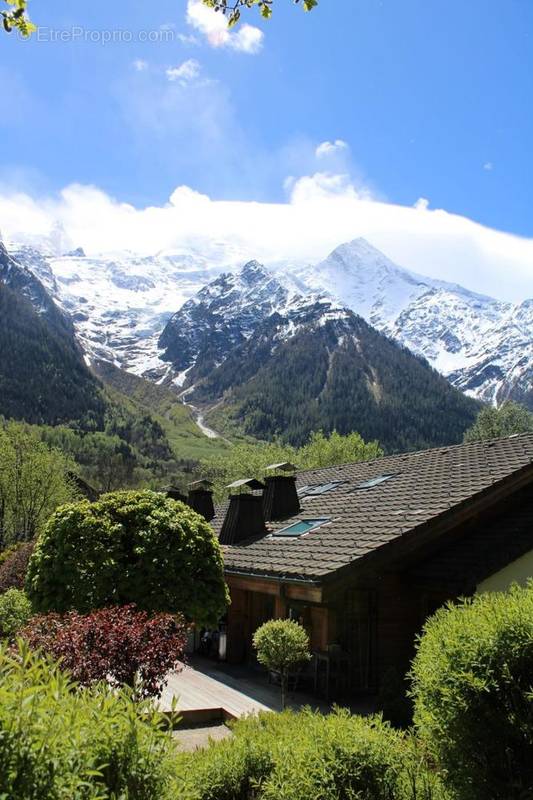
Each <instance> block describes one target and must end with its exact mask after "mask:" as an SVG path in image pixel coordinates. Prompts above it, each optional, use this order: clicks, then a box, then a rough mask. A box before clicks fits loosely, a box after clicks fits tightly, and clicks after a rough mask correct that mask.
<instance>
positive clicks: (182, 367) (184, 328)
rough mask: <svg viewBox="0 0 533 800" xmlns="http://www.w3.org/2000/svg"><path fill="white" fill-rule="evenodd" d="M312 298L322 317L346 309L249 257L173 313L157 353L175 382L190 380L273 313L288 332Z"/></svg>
mask: <svg viewBox="0 0 533 800" xmlns="http://www.w3.org/2000/svg"><path fill="white" fill-rule="evenodd" d="M316 304H318V308H320V311H321V315H320V316H321V318H323V319H325V318H329V317H330V316H331V314H332V313H336V314H339V313H341V315H342V314H345V313H346V312H345V311H344V312H343V311H341V310H340V306H339V304H338V303H336V302H335V301H333V300H332V299H331V298H330V297H325V296H324V297H323V295H321V294H318V293H316V294H315V293H309V290H308V289H307V288H306V287H305V286H303V285H302V284H301V283H300V282H299V281H297V280H295V279H294V278H292V277H291V276H290V275H289V276H281V275H278V276H275V275H274V274H273V273H272V272H270V271H269V270H267V269H265V267H264V266H263V265H262V264H259V263H258V262H257V261H249V262H248V263H247V264H245V265H244V267H243V268H242V269H241V270H240V271H239V272H233V273H232V272H225V273H223V274H222V275H220V276H219V277H218V278H216V279H215V280H214V281H212V282H211V283H209V284H208V285H207V286H204V287H203V288H202V289H201V290H200V291H199V292H198V293H197V294H196V295H194V297H192V298H191V299H190V300H188V301H187V302H186V303H185V304H184V305H183V306H182V308H181V309H180V310H179V311H178V312H176V314H174V315H173V317H172V318H171V319H170V320H169V322H168V323H167V325H166V326H165V329H164V330H163V333H162V334H161V338H160V339H159V346H160V347H161V348H162V351H163V352H162V354H161V358H163V359H164V360H165V361H168V362H170V364H169V372H168V374H169V375H170V374H172V375H173V383H174V385H176V386H179V387H182V386H187V385H190V384H191V383H194V382H195V381H196V380H197V379H198V378H199V377H205V376H206V375H208V373H209V371H210V370H212V369H214V368H216V367H218V366H219V365H220V364H221V363H222V362H223V361H224V359H225V358H227V356H228V355H229V354H230V353H231V352H232V351H233V350H234V349H235V348H236V347H238V346H239V345H241V344H243V343H244V342H245V341H246V340H247V339H249V338H250V337H251V336H253V335H254V334H255V333H256V332H257V329H258V327H259V325H260V324H261V323H262V322H264V321H265V320H266V319H267V318H268V317H271V316H272V315H274V314H275V315H277V317H276V318H277V320H278V321H279V324H280V326H281V331H282V332H283V333H281V331H280V333H279V334H278V336H281V335H283V336H285V338H289V337H290V335H292V334H293V333H294V331H295V330H296V329H297V328H298V326H299V325H301V324H302V320H304V319H307V317H308V310H309V308H310V307H315V306H316ZM176 373H177V374H176Z"/></svg>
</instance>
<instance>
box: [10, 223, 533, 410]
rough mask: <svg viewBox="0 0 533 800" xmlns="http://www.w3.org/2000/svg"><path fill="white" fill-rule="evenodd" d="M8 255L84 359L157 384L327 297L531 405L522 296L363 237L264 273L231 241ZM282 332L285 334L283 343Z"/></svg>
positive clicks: (179, 381)
mask: <svg viewBox="0 0 533 800" xmlns="http://www.w3.org/2000/svg"><path fill="white" fill-rule="evenodd" d="M56 239H57V237H55V239H54V242H56ZM54 248H55V249H54ZM9 249H10V252H11V254H12V255H14V256H15V257H16V260H17V262H18V263H19V264H20V265H22V266H23V267H25V268H26V269H27V270H29V271H30V272H31V273H33V274H34V275H36V276H37V277H38V278H39V279H40V281H41V282H42V284H43V285H44V286H45V287H46V289H47V290H48V292H49V293H50V294H51V295H52V296H53V297H54V299H55V301H56V303H57V304H58V305H59V307H60V308H61V309H63V310H64V311H66V312H68V313H69V314H70V315H71V317H72V319H73V321H74V324H75V327H76V331H77V334H78V338H79V340H80V342H81V344H82V346H83V348H84V350H85V352H86V355H87V358H88V359H91V358H94V359H104V360H107V361H111V362H112V363H114V364H115V365H117V366H120V367H122V368H124V369H126V370H129V371H131V372H134V373H135V374H137V375H144V376H146V377H149V378H150V379H152V380H155V381H160V382H163V381H165V382H170V381H174V382H175V385H176V386H178V387H179V386H187V385H189V384H190V382H191V380H192V379H193V377H194V374H195V370H192V371H191V367H193V366H194V365H195V364H196V363H197V361H198V359H199V356H200V355H201V358H200V361H201V362H202V365H203V367H202V369H201V370H200V368H199V367H198V370H199V372H201V373H202V374H205V371H206V370H207V369H209V368H213V367H214V366H216V365H217V364H220V363H221V361H223V359H224V358H225V354H226V353H227V352H228V349H231V347H233V346H235V344H236V343H238V342H239V341H243V340H246V337H247V336H250V335H251V334H252V332H253V331H254V330H256V328H257V325H258V324H259V323H260V322H261V321H263V320H264V319H265V318H267V317H268V316H269V315H271V314H273V313H279V314H281V316H287V314H286V312H287V310H288V309H289V308H290V306H291V305H292V304H296V306H297V305H298V303H300V304H301V305H302V307H303V306H305V305H306V303H307V304H309V303H310V304H312V303H313V302H315V300H316V298H317V297H319V296H321V297H324V296H327V297H329V298H330V301H331V302H332V304H333V306H332V307H334V308H335V309H337V310H338V309H339V308H342V307H344V308H348V309H350V310H352V311H354V312H355V313H357V314H359V315H361V316H362V317H363V318H364V319H365V320H367V321H368V322H369V323H370V324H371V325H372V326H374V327H375V328H376V329H377V330H379V331H380V332H382V333H385V334H386V335H387V336H389V337H391V338H392V339H394V340H396V341H398V342H399V343H401V344H402V345H404V346H405V347H407V348H409V349H410V350H411V351H413V352H414V353H416V354H418V355H421V356H424V357H425V358H426V359H427V360H428V361H429V363H430V364H431V365H432V366H433V367H435V368H436V369H437V370H438V371H439V372H441V373H442V374H443V375H445V376H446V377H447V378H448V379H449V380H450V382H452V383H453V384H454V385H455V386H457V387H458V388H460V389H461V390H462V391H464V392H466V393H467V394H469V395H471V396H474V397H478V398H480V399H483V400H485V401H487V402H498V403H500V402H502V401H503V400H505V399H507V398H509V397H510V398H514V399H517V400H519V401H521V402H524V403H525V404H526V405H529V406H530V407H533V366H532V365H533V303H532V301H531V300H525V301H524V302H523V303H521V304H519V305H516V306H513V305H512V304H510V303H504V302H500V301H498V300H496V299H493V298H490V297H486V296H484V295H480V294H476V293H475V292H472V291H470V290H467V289H465V288H463V287H461V286H458V285H456V284H450V283H447V282H445V281H439V280H434V279H431V278H427V277H424V276H423V275H420V274H417V273H414V272H411V271H410V270H407V269H405V268H403V267H400V266H398V265H397V264H395V263H394V262H392V261H391V260H390V259H388V258H387V257H386V256H385V255H384V254H383V253H381V252H380V251H379V250H377V249H376V248H374V247H373V246H372V245H371V244H370V243H369V242H367V241H366V240H364V239H356V240H354V241H353V242H349V243H346V244H343V245H341V246H339V247H338V248H337V249H336V250H334V251H333V252H332V253H331V254H330V256H328V257H327V258H326V259H325V260H323V261H321V262H319V263H317V264H312V265H311V264H299V265H292V264H288V263H287V264H281V265H280V264H277V265H272V269H271V270H270V269H265V268H264V267H261V266H260V265H258V264H257V262H248V266H247V267H246V268H245V269H242V267H243V264H245V262H246V261H247V255H248V254H245V253H243V252H240V251H239V250H238V249H237V248H236V247H235V246H234V245H233V244H232V243H231V242H211V243H208V244H206V243H205V242H204V243H202V244H201V245H198V244H196V245H192V246H189V247H184V248H183V249H182V250H179V251H175V252H162V253H159V254H156V255H154V256H139V255H136V254H134V253H129V252H127V251H124V252H120V253H116V254H103V255H101V256H98V257H96V256H90V257H88V256H86V255H85V253H84V252H83V250H82V249H80V248H78V249H75V250H71V251H69V252H68V253H66V254H63V255H61V254H58V250H57V242H56V244H55V245H53V246H52V245H51V244H50V242H49V241H48V240H46V242H43V243H42V244H40V243H39V242H38V241H36V240H33V239H32V240H31V241H30V242H28V241H24V242H23V243H22V244H21V243H20V242H19V243H16V242H15V243H12V244H11V245H10V246H9ZM306 298H307V299H306ZM289 317H290V314H289ZM169 320H173V321H172V322H171V323H170V325H169V326H167V323H169ZM171 330H172V333H173V335H172V336H169V331H171ZM291 334H292V328H291V326H289V327H288V328H287V330H286V334H285V335H287V336H288V337H290V335H291ZM187 370H189V372H187Z"/></svg>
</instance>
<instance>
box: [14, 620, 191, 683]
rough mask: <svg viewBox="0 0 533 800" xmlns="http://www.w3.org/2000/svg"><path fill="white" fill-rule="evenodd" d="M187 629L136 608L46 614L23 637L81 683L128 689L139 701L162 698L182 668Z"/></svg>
mask: <svg viewBox="0 0 533 800" xmlns="http://www.w3.org/2000/svg"><path fill="white" fill-rule="evenodd" d="M187 632H188V624H187V623H186V621H185V620H184V618H183V617H181V616H180V615H175V614H151V615H150V614H148V613H147V612H145V611H137V609H136V607H135V606H134V605H127V606H111V607H109V608H102V609H100V610H98V611H93V612H92V614H78V613H77V612H76V611H71V612H69V613H68V614H42V615H39V616H35V617H32V619H31V620H30V621H29V623H28V625H27V626H26V627H25V628H24V629H23V630H22V631H21V632H20V636H21V637H22V638H23V639H25V640H26V641H27V642H28V644H29V645H30V647H31V648H32V649H35V650H37V649H40V650H42V651H44V652H46V653H48V654H49V655H51V656H52V657H53V658H54V659H56V660H57V661H59V663H60V665H61V667H63V668H64V669H68V670H69V672H70V673H71V675H72V677H73V678H74V680H75V681H77V682H78V683H80V684H82V685H84V686H87V685H89V684H91V683H95V682H97V681H104V680H105V681H107V682H108V683H110V684H111V685H114V686H120V685H126V686H130V687H132V688H134V689H135V692H136V694H137V696H138V697H143V698H146V697H159V695H160V694H161V692H162V690H163V687H164V685H165V677H166V675H167V673H168V672H169V671H170V670H173V669H177V668H179V662H180V661H181V660H182V659H183V654H184V649H185V644H186V641H187Z"/></svg>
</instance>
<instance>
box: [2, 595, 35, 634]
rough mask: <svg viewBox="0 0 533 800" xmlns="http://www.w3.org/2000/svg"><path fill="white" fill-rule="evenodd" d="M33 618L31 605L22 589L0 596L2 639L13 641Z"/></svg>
mask: <svg viewBox="0 0 533 800" xmlns="http://www.w3.org/2000/svg"><path fill="white" fill-rule="evenodd" d="M30 617H31V603H30V601H29V600H28V598H27V597H26V595H25V594H24V592H21V591H20V589H8V591H7V592H5V593H4V594H1V595H0V638H2V639H9V640H11V639H13V638H14V637H15V636H16V634H17V633H18V632H19V631H20V629H21V628H23V627H24V625H26V623H27V622H28V620H29V618H30Z"/></svg>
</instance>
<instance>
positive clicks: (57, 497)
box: [0, 422, 77, 544]
mask: <svg viewBox="0 0 533 800" xmlns="http://www.w3.org/2000/svg"><path fill="white" fill-rule="evenodd" d="M71 468H72V463H71V462H70V460H69V459H68V458H66V457H65V456H64V455H63V454H62V453H61V452H60V451H59V450H57V449H55V448H50V447H48V446H47V445H46V444H44V442H42V441H40V439H39V436H38V434H37V433H36V432H35V431H32V430H31V429H30V428H28V427H27V426H25V425H23V424H21V423H16V422H10V423H7V424H5V425H4V426H2V425H0V537H1V541H2V543H4V544H5V543H10V542H16V541H29V540H30V539H33V538H34V537H35V536H37V534H38V533H40V531H41V530H42V528H43V526H44V524H45V522H46V520H47V519H48V517H49V516H50V515H51V514H52V512H53V511H54V510H55V509H56V508H57V507H58V506H59V505H61V504H62V503H66V502H68V501H69V500H72V499H73V498H75V497H76V495H77V492H76V487H75V485H74V484H73V482H72V481H71V479H70V478H69V471H70V470H71Z"/></svg>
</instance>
